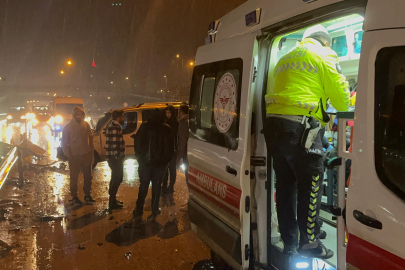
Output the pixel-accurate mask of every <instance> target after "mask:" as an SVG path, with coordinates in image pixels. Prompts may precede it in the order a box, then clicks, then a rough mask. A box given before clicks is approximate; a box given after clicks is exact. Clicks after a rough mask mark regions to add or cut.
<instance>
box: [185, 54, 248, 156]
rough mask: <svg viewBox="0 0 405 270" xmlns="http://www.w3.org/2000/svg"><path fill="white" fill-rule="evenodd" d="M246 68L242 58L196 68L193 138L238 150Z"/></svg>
mask: <svg viewBox="0 0 405 270" xmlns="http://www.w3.org/2000/svg"><path fill="white" fill-rule="evenodd" d="M242 68H243V61H242V59H240V58H236V59H230V60H225V61H220V62H215V63H210V64H205V65H201V66H197V67H195V69H194V74H193V80H192V85H191V93H190V107H189V108H190V112H189V118H190V119H189V128H190V136H191V138H194V139H198V140H201V141H205V142H209V143H211V144H215V145H218V146H222V147H226V148H228V149H231V150H236V149H237V148H238V138H239V107H240V92H241V83H242Z"/></svg>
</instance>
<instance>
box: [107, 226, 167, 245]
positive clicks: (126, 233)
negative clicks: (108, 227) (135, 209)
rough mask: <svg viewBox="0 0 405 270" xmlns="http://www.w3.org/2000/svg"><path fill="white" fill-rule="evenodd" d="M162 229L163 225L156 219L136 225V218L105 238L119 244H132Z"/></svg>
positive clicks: (109, 241)
mask: <svg viewBox="0 0 405 270" xmlns="http://www.w3.org/2000/svg"><path fill="white" fill-rule="evenodd" d="M161 230H162V225H160V224H159V223H158V222H156V221H153V222H144V223H142V224H140V225H139V226H135V225H134V220H130V221H129V222H126V223H124V224H122V225H121V226H119V227H118V228H116V229H114V230H113V231H112V232H110V233H109V234H107V236H106V237H105V240H106V241H107V242H108V243H114V244H116V245H117V246H130V245H132V244H134V243H136V242H138V241H139V240H142V239H146V238H149V237H152V236H154V235H157V234H158V233H159V232H160V231H161Z"/></svg>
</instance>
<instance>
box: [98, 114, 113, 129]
mask: <svg viewBox="0 0 405 270" xmlns="http://www.w3.org/2000/svg"><path fill="white" fill-rule="evenodd" d="M110 119H111V113H106V114H105V115H104V116H102V117H101V118H100V119H99V120H98V121H97V124H96V133H99V132H100V131H101V130H102V129H103V128H104V126H105V125H106V124H107V123H108V121H110Z"/></svg>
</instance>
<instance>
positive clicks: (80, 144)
mask: <svg viewBox="0 0 405 270" xmlns="http://www.w3.org/2000/svg"><path fill="white" fill-rule="evenodd" d="M84 119H85V112H84V110H83V108H81V107H79V106H76V107H74V108H73V119H72V120H71V121H70V123H69V124H67V125H66V126H65V127H64V128H63V131H62V149H63V153H64V154H65V155H66V156H67V158H68V160H69V169H70V193H71V195H72V202H73V204H82V201H81V200H80V199H79V197H78V196H77V189H78V180H79V174H80V171H82V172H83V178H84V186H83V190H84V195H85V196H84V201H85V203H87V204H91V203H93V202H95V200H93V198H92V197H91V194H90V192H91V180H92V179H93V176H92V172H91V169H92V164H93V157H94V146H93V135H92V131H91V129H90V125H89V124H88V123H87V122H86V121H84Z"/></svg>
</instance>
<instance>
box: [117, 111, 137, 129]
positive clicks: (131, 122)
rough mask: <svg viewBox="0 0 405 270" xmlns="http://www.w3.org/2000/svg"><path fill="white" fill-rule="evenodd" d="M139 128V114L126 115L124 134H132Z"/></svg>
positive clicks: (130, 113)
mask: <svg viewBox="0 0 405 270" xmlns="http://www.w3.org/2000/svg"><path fill="white" fill-rule="evenodd" d="M137 127H138V114H137V113H136V112H128V113H125V122H124V125H122V126H121V128H122V133H123V134H131V133H133V132H135V130H136V128H137Z"/></svg>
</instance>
